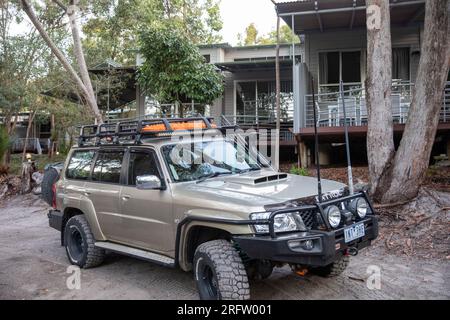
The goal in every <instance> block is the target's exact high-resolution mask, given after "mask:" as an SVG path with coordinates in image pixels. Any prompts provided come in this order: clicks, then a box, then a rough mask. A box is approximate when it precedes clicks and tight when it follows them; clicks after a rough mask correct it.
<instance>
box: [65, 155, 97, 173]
mask: <svg viewBox="0 0 450 320" xmlns="http://www.w3.org/2000/svg"><path fill="white" fill-rule="evenodd" d="M94 154H95V152H94V151H93V150H82V151H75V152H74V153H73V154H72V157H71V158H70V161H69V165H68V166H67V170H66V178H68V179H77V180H87V179H89V175H90V173H91V164H92V160H93V159H94Z"/></svg>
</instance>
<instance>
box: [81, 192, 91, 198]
mask: <svg viewBox="0 0 450 320" xmlns="http://www.w3.org/2000/svg"><path fill="white" fill-rule="evenodd" d="M83 193H84V195H85V196H86V197H89V196H90V195H91V193H90V192H88V191H85V192H83Z"/></svg>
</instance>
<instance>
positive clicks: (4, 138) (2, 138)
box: [0, 126, 10, 163]
mask: <svg viewBox="0 0 450 320" xmlns="http://www.w3.org/2000/svg"><path fill="white" fill-rule="evenodd" d="M9 143H10V141H9V135H8V131H7V130H6V128H5V127H4V126H0V163H1V162H3V157H4V156H5V153H6V151H7V150H8V148H9Z"/></svg>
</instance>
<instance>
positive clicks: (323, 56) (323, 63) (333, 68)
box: [319, 51, 361, 85]
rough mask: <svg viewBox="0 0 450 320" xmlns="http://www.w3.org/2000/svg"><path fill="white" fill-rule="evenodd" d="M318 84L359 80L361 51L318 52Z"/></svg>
mask: <svg viewBox="0 0 450 320" xmlns="http://www.w3.org/2000/svg"><path fill="white" fill-rule="evenodd" d="M319 80H320V84H323V85H327V84H338V83H340V82H341V80H342V82H344V83H358V82H361V52H360V51H343V52H340V51H335V52H320V53H319Z"/></svg>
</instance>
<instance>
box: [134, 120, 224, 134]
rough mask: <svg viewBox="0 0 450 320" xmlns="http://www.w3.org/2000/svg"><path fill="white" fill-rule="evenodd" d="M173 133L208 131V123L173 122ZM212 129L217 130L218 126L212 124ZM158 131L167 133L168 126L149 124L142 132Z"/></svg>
mask: <svg viewBox="0 0 450 320" xmlns="http://www.w3.org/2000/svg"><path fill="white" fill-rule="evenodd" d="M170 126H171V128H172V130H173V131H178V130H195V129H206V123H205V122H204V121H199V120H196V121H183V122H172V123H171V124H170ZM211 127H213V128H217V125H215V124H212V125H211ZM156 131H167V128H166V126H165V125H164V124H163V123H159V124H149V125H147V126H145V127H144V128H142V132H156Z"/></svg>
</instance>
